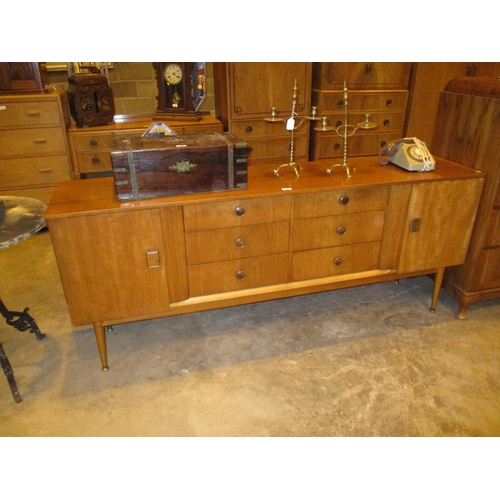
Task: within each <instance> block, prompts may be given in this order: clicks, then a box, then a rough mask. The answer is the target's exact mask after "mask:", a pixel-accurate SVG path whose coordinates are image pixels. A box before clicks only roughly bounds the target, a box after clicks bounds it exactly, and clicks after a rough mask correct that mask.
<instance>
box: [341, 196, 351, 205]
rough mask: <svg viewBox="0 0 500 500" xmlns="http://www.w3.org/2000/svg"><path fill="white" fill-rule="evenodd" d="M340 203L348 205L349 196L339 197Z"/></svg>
mask: <svg viewBox="0 0 500 500" xmlns="http://www.w3.org/2000/svg"><path fill="white" fill-rule="evenodd" d="M339 203H340V204H341V205H347V204H348V203H349V196H341V197H340V198H339Z"/></svg>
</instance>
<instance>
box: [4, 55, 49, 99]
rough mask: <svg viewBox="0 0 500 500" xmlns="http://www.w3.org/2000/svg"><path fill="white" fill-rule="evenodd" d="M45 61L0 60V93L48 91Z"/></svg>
mask: <svg viewBox="0 0 500 500" xmlns="http://www.w3.org/2000/svg"><path fill="white" fill-rule="evenodd" d="M47 83H48V77H47V68H46V66H45V63H38V62H0V93H9V94H10V93H22V94H25V93H27V92H28V93H33V92H48V91H49V88H48V87H47Z"/></svg>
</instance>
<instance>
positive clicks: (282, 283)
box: [46, 157, 484, 370]
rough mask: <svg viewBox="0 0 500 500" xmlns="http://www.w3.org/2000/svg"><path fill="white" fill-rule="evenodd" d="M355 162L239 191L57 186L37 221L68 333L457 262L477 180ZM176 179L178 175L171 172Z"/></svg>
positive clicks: (454, 170)
mask: <svg viewBox="0 0 500 500" xmlns="http://www.w3.org/2000/svg"><path fill="white" fill-rule="evenodd" d="M436 160H437V166H436V169H435V170H434V171H432V172H426V173H415V172H407V171H404V170H401V169H399V168H398V167H394V166H391V165H388V166H384V167H382V166H379V164H378V160H377V158H376V157H359V158H354V159H352V162H351V163H352V166H353V167H354V168H355V171H354V173H353V174H352V177H351V178H347V177H346V175H345V172H344V171H343V170H340V169H339V170H334V171H333V172H332V175H329V174H328V173H327V172H326V170H327V168H328V167H329V166H331V162H329V161H325V160H322V161H315V162H310V163H303V164H302V169H301V173H300V177H298V178H297V177H295V174H293V172H283V175H282V176H281V177H277V176H276V175H275V174H274V173H273V170H274V166H273V165H263V166H254V167H251V168H249V177H248V188H247V189H246V190H240V191H226V192H212V193H204V194H196V195H184V196H172V197H164V198H153V199H147V200H137V201H129V202H119V201H118V200H117V198H116V195H115V191H114V184H113V179H112V178H99V179H88V180H74V181H67V182H62V183H60V184H59V185H58V186H57V188H56V191H55V193H54V196H53V198H52V200H51V202H50V204H49V206H48V209H47V212H46V218H47V221H48V226H49V230H50V235H51V238H52V242H53V246H54V251H55V255H56V259H57V264H58V267H59V273H60V276H61V281H62V285H63V289H64V293H65V297H66V301H67V304H68V308H69V313H70V317H71V320H72V323H73V324H74V325H75V326H76V325H87V324H92V325H93V327H94V331H95V335H96V339H97V344H98V348H99V353H100V357H101V363H102V368H103V370H107V368H108V360H107V350H106V334H105V327H107V326H109V325H113V324H119V323H125V322H132V321H139V320H145V319H151V318H157V317H162V316H172V315H177V314H184V313H191V312H197V311H204V310H209V309H215V308H222V307H229V306H236V305H241V304H248V303H252V302H259V301H264V300H271V299H280V298H284V297H291V296H296V295H302V294H308V293H315V292H323V291H327V290H335V289H341V288H347V287H353V286H358V285H366V284H372V283H378V282H383V281H390V280H397V279H401V278H407V277H412V276H419V275H426V274H434V275H435V281H434V287H433V295H432V299H431V310H434V309H435V307H436V304H437V301H438V297H439V292H440V288H441V284H442V279H443V274H444V271H445V268H446V267H448V266H455V265H459V264H462V263H463V262H464V259H465V255H466V252H467V248H468V246H469V240H470V235H471V231H472V227H473V223H474V218H475V215H476V211H477V207H478V202H479V198H480V195H481V190H482V187H483V181H484V174H482V173H480V172H477V171H475V170H473V169H470V168H467V167H464V166H462V165H459V164H457V163H454V162H451V161H449V160H445V159H441V158H437V159H436ZM180 175H181V174H180Z"/></svg>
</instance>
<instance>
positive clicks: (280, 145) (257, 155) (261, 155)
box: [248, 136, 308, 163]
mask: <svg viewBox="0 0 500 500" xmlns="http://www.w3.org/2000/svg"><path fill="white" fill-rule="evenodd" d="M290 143H291V136H288V137H274V138H273V137H268V138H261V139H258V138H256V139H253V140H249V141H248V147H250V148H251V152H250V154H249V155H248V159H249V160H263V159H268V160H269V162H270V163H272V162H273V161H274V162H276V161H282V160H283V159H284V158H287V159H288V158H289V157H290ZM294 148H295V149H294V153H295V156H297V155H306V154H307V148H308V141H307V136H298V137H297V136H295V141H294Z"/></svg>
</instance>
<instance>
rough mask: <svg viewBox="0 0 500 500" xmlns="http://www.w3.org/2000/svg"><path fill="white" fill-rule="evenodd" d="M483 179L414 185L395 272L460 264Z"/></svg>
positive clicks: (466, 246)
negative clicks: (397, 269) (397, 270)
mask: <svg viewBox="0 0 500 500" xmlns="http://www.w3.org/2000/svg"><path fill="white" fill-rule="evenodd" d="M482 186H483V179H469V180H466V181H464V180H454V181H438V182H428V183H421V184H414V185H413V187H412V191H411V195H410V202H409V207H408V217H407V220H406V226H407V227H406V230H405V233H404V238H403V245H402V248H401V258H400V261H399V272H401V273H406V272H413V271H424V270H426V269H429V270H430V269H437V268H440V267H448V266H455V265H458V264H463V262H464V261H465V256H466V253H467V248H468V246H469V241H470V236H471V232H472V226H473V223H474V219H475V215H476V211H477V206H478V203H479V196H480V194H481V190H482Z"/></svg>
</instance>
